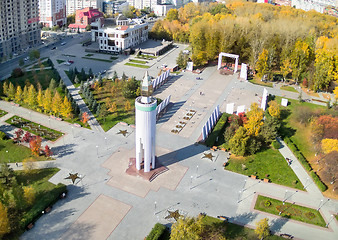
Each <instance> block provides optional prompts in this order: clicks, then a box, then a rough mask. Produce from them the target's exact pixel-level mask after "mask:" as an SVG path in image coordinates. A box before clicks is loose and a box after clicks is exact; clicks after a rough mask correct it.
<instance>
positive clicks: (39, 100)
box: [36, 88, 43, 108]
mask: <svg viewBox="0 0 338 240" xmlns="http://www.w3.org/2000/svg"><path fill="white" fill-rule="evenodd" d="M36 102H37V104H38V106H39V107H41V108H43V93H42V89H41V88H39V90H38V94H37V96H36Z"/></svg>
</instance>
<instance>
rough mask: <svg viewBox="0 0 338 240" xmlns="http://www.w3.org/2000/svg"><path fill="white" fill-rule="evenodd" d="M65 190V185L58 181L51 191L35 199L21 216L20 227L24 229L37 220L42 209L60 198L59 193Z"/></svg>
mask: <svg viewBox="0 0 338 240" xmlns="http://www.w3.org/2000/svg"><path fill="white" fill-rule="evenodd" d="M66 192H67V186H66V185H64V184H61V183H59V184H58V185H56V186H55V188H53V189H52V190H51V191H49V192H46V193H44V194H43V195H42V196H41V197H40V198H38V199H37V201H36V202H35V204H34V205H33V207H32V208H31V209H30V210H29V211H28V212H27V213H25V214H24V215H23V216H22V219H21V220H20V228H21V229H25V227H26V226H27V225H28V224H30V223H34V222H35V221H36V220H38V219H39V218H40V217H41V215H42V211H44V210H45V209H46V208H48V207H50V206H52V205H53V204H54V203H56V202H57V201H58V200H59V199H60V196H61V194H62V193H66Z"/></svg>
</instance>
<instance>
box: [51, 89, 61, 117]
mask: <svg viewBox="0 0 338 240" xmlns="http://www.w3.org/2000/svg"><path fill="white" fill-rule="evenodd" d="M61 103H62V100H61V97H60V94H59V92H58V91H55V94H54V97H53V102H52V111H53V112H54V114H56V115H58V116H59V115H60V110H61Z"/></svg>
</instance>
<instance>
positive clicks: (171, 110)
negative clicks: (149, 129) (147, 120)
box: [156, 101, 185, 123]
mask: <svg viewBox="0 0 338 240" xmlns="http://www.w3.org/2000/svg"><path fill="white" fill-rule="evenodd" d="M184 103H185V101H181V102H176V103H169V104H168V106H167V107H166V112H165V113H164V114H163V116H162V117H160V119H158V120H157V122H156V123H165V122H166V121H168V120H169V119H170V118H171V117H172V116H173V115H174V114H175V113H176V112H177V111H178V109H180V108H181V107H182V106H183V105H184Z"/></svg>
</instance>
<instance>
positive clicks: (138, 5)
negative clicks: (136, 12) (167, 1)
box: [127, 0, 161, 9]
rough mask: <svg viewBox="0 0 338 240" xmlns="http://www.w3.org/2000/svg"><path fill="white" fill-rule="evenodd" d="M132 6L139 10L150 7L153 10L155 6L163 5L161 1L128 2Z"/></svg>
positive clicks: (133, 0)
mask: <svg viewBox="0 0 338 240" xmlns="http://www.w3.org/2000/svg"><path fill="white" fill-rule="evenodd" d="M127 2H128V3H129V5H130V6H134V7H135V8H138V9H143V8H147V7H149V8H150V9H153V8H154V6H155V5H158V4H161V0H127Z"/></svg>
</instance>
